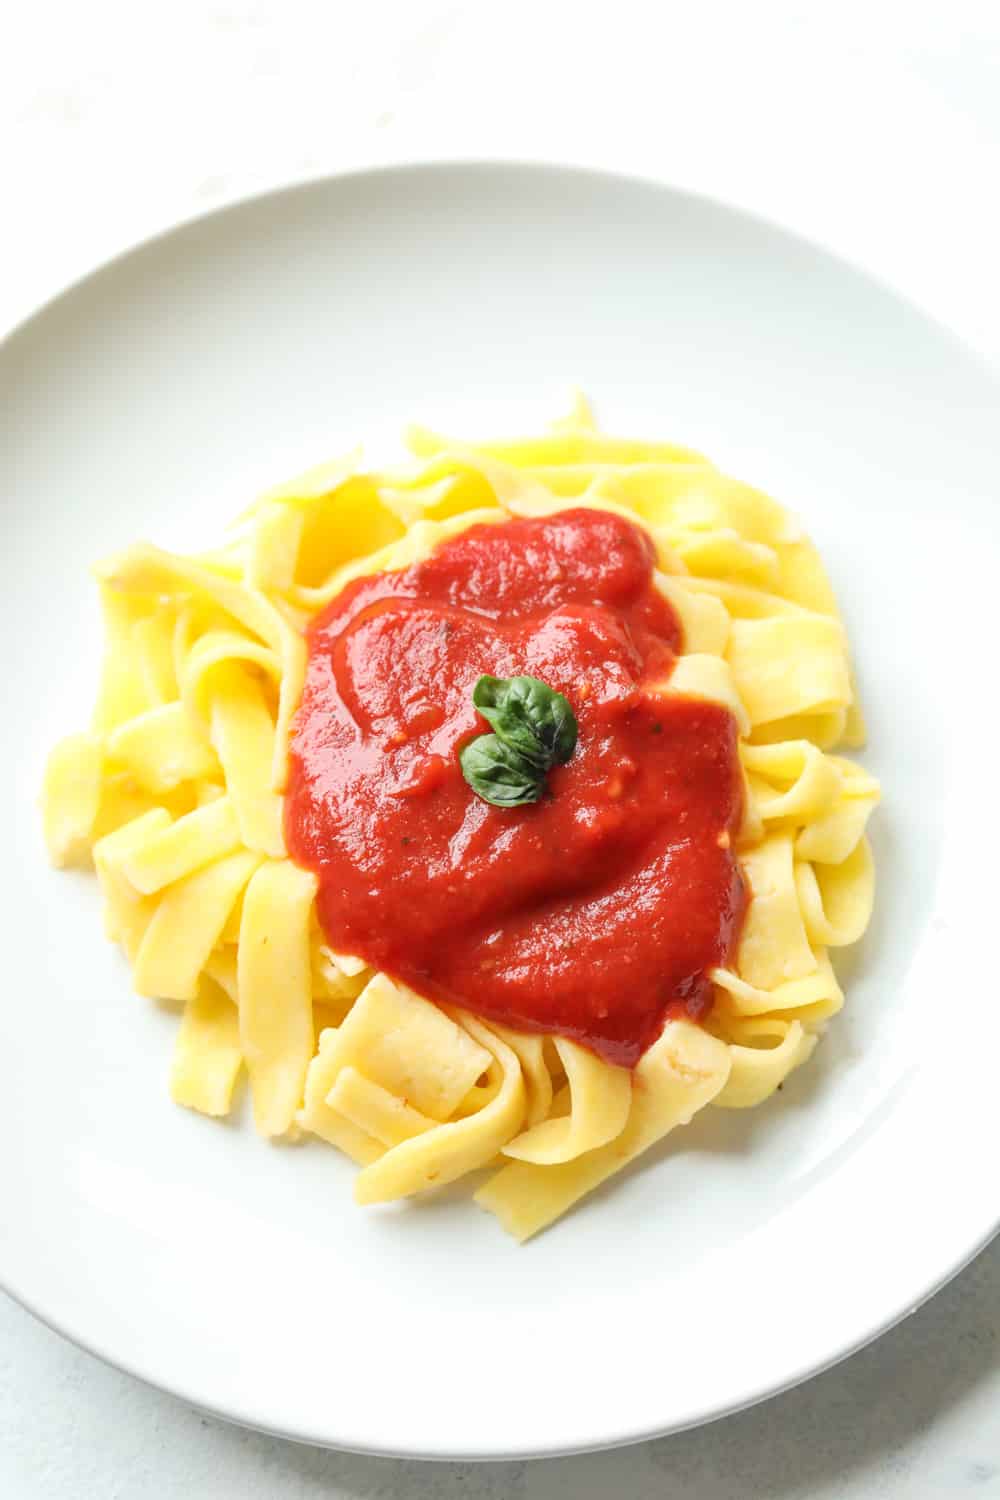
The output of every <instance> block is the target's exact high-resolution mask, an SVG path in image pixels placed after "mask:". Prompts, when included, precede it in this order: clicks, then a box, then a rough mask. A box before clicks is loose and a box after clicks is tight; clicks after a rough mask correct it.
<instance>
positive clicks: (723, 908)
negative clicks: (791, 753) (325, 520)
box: [285, 509, 746, 1066]
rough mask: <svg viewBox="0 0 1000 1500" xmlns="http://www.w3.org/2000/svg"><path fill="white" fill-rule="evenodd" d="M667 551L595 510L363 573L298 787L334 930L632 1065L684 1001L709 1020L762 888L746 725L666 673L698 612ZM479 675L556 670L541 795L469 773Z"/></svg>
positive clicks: (298, 763)
mask: <svg viewBox="0 0 1000 1500" xmlns="http://www.w3.org/2000/svg"><path fill="white" fill-rule="evenodd" d="M652 567H653V549H652V544H651V542H650V540H649V538H648V537H647V535H646V534H645V533H644V532H643V531H642V530H641V529H640V528H639V527H638V526H635V525H633V524H631V523H630V522H629V521H626V520H624V519H623V518H621V517H619V516H616V515H612V514H610V513H608V512H604V511H595V510H583V509H579V510H569V511H562V512H560V513H558V514H556V515H554V516H549V517H544V518H539V519H533V520H511V521H507V522H501V523H499V524H496V525H485V526H476V527H474V528H472V529H471V530H470V531H467V532H465V533H463V534H461V535H459V536H457V537H456V538H454V539H453V540H452V541H449V542H446V543H445V544H444V545H443V546H441V547H440V548H438V550H437V552H436V553H435V554H434V555H433V556H431V557H430V558H428V559H427V560H426V561H424V562H420V563H415V564H414V565H413V566H412V567H409V568H405V569H404V570H402V571H401V572H397V573H382V574H378V575H376V576H374V577H369V578H362V579H359V580H358V581H356V582H354V583H352V584H349V585H348V586H347V588H345V589H344V591H343V592H342V593H341V594H340V595H339V596H338V597H337V598H336V599H334V600H333V601H332V603H331V604H330V605H329V606H328V607H327V608H326V609H325V610H324V611H323V613H322V614H320V615H319V616H317V618H316V619H315V620H314V621H313V622H312V624H311V625H310V627H309V632H308V647H309V663H308V669H307V673H306V683H305V690H304V693H303V697H302V703H301V706H300V708H299V711H298V715H297V717H296V721H295V726H294V731H293V738H292V745H291V773H290V782H289V788H288V796H287V799H286V803H285V808H286V811H285V823H286V834H287V839H288V847H289V849H290V851H291V854H292V857H293V858H294V859H295V860H296V861H297V862H298V863H299V864H300V865H303V866H305V867H307V868H308V869H311V870H314V871H315V872H316V874H317V875H318V877H319V896H318V909H319V918H320V921H321V923H322V926H323V930H324V932H325V934H326V936H327V939H328V941H329V943H330V945H331V946H332V947H333V949H334V950H335V951H338V952H341V953H351V954H356V955H358V956H359V957H361V958H364V959H366V960H367V961H368V962H369V963H370V964H372V965H373V966H375V967H376V968H379V969H382V970H383V971H385V972H386V973H388V974H391V975H394V976H396V977H397V978H399V979H402V980H405V981H406V983H407V984H410V985H412V987H413V988H414V989H415V990H418V991H419V992H420V993H422V994H424V995H427V996H429V997H430V998H431V999H433V1000H437V1001H441V1002H446V1003H452V1004H457V1005H462V1006H464V1007H466V1008H467V1009H468V1010H471V1011H473V1012H475V1013H476V1014H478V1015H481V1016H484V1017H487V1018H489V1019H492V1020H496V1021H501V1022H506V1023H507V1024H508V1025H511V1026H514V1027H517V1028H520V1029H522V1030H528V1031H544V1032H554V1033H556V1034H557V1035H561V1036H565V1037H572V1038H574V1039H576V1040H577V1041H580V1042H582V1043H584V1044H585V1045H586V1046H588V1047H590V1048H592V1049H593V1050H594V1051H595V1052H597V1053H598V1054H599V1055H600V1056H602V1057H604V1058H606V1059H607V1060H608V1061H610V1062H614V1063H621V1064H624V1065H626V1066H632V1065H634V1064H635V1063H636V1062H637V1061H638V1059H639V1057H640V1056H641V1055H642V1053H643V1052H644V1051H645V1049H646V1048H647V1047H648V1046H649V1044H650V1043H651V1042H652V1041H654V1040H655V1039H656V1037H657V1036H658V1035H659V1033H660V1031H661V1030H662V1027H663V1023H664V1021H665V1019H666V1018H667V1017H668V1016H670V1015H677V1014H683V1015H687V1016H688V1017H690V1018H693V1019H695V1020H698V1019H702V1018H703V1017H704V1015H705V1014H706V1011H707V1009H708V1007H709V1006H710V1004H711V987H710V985H709V983H708V981H707V980H706V978H705V973H706V970H707V969H710V968H711V967H712V966H713V965H715V964H722V963H725V962H726V960H727V958H728V956H729V954H730V953H731V951H732V948H733V945H734V943H735V940H736V937H737V935H738V931H739V925H740V921H741V919H742V914H743V909H744V906H745V900H746V898H745V892H744V888H743V883H742V880H741V877H740V873H739V868H738V865H737V863H736V860H735V857H734V855H733V852H732V850H731V848H730V847H729V843H730V839H729V836H730V835H731V834H733V833H734V831H735V828H736V825H737V824H738V821H739V818H740V813H741V781H740V776H739V769H738V756H737V744H736V728H735V724H734V721H733V718H732V716H731V714H730V713H729V712H728V710H726V709H724V708H723V707H722V706H721V705H718V704H713V703H705V702H701V701H698V700H695V699H685V698H670V697H664V696H663V695H662V694H660V693H658V692H657V688H658V687H659V686H662V684H663V683H664V682H665V680H666V679H667V678H668V677H669V675H670V672H671V670H672V667H673V662H674V659H675V653H676V652H677V650H678V649H679V648H680V644H681V628H680V622H679V621H678V619H677V616H676V614H675V613H674V611H673V610H672V609H671V607H670V605H669V604H668V603H667V601H666V600H665V599H664V598H663V597H662V596H661V595H660V593H659V592H658V591H657V590H656V588H655V587H654V585H653V581H652ZM484 672H488V673H491V674H492V675H494V676H496V677H512V676H515V675H517V674H519V673H526V674H528V675H530V676H533V677H539V678H541V679H542V681H543V682H546V683H548V684H549V686H550V687H553V688H556V689H558V690H559V691H560V692H562V693H565V694H566V696H567V697H568V698H569V700H570V702H571V704H572V706H573V710H574V712H575V714H576V716H577V720H578V723H579V741H578V745H577V749H576V751H575V753H574V754H573V756H572V758H571V759H570V760H569V762H568V763H567V764H566V765H563V766H557V767H555V768H554V769H553V770H552V771H551V772H550V773H549V777H548V790H547V792H546V794H545V796H544V797H543V799H542V800H541V801H540V802H537V803H535V804H533V805H530V806H527V807H519V808H513V809H504V808H496V807H492V806H490V805H489V804H488V803H486V802H484V801H482V800H481V799H480V798H479V797H478V796H476V794H475V793H474V792H473V791H472V789H471V788H470V787H469V786H468V785H467V784H466V782H465V780H464V779H463V777H462V772H461V768H460V766H459V760H458V751H459V749H460V748H461V746H462V745H463V744H464V743H465V742H466V741H467V740H468V739H470V738H471V737H472V736H473V735H476V734H481V733H485V732H487V731H488V729H489V725H488V724H486V722H485V721H484V720H483V719H481V718H480V716H479V715H478V714H477V712H476V710H475V709H474V707H473V705H472V689H473V687H474V685H475V683H476V680H477V678H478V677H479V676H480V675H481V674H482V673H484Z"/></svg>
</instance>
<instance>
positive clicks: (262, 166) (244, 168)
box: [0, 0, 1000, 1500]
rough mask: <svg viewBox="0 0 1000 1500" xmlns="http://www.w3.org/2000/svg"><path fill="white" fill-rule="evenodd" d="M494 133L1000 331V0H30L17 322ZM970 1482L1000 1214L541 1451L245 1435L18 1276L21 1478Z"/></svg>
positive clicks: (692, 1492)
mask: <svg viewBox="0 0 1000 1500" xmlns="http://www.w3.org/2000/svg"><path fill="white" fill-rule="evenodd" d="M490 154H494V155H496V154H502V155H507V156H518V157H532V158H536V157H537V158H542V157H549V158H556V159H561V160H573V161H579V162H586V163H591V164H596V165H605V166H612V167H620V168H626V169H630V170H633V171H639V172H642V173H646V174H649V175H655V176H662V177H663V178H665V179H667V180H669V181H671V182H673V183H676V184H678V185H681V186H685V187H693V188H697V189H700V190H702V191H704V192H708V193H711V194H715V195H717V196H720V197H723V198H726V199H728V200H730V201H733V202H737V203H741V204H744V205H746V206H747V207H749V208H752V209H754V210H756V211H758V212H760V213H763V214H765V215H768V216H770V217H773V218H776V219H778V220H780V221H782V222H784V223H786V224H788V225H790V226H792V227H794V228H796V229H798V230H799V231H800V232H803V233H805V234H807V235H809V236H811V237H813V238H815V239H818V240H820V241H822V242H823V243H825V244H827V245H830V246H832V247H833V248H835V249H837V250H839V251H840V252H841V253H843V254H845V255H847V256H848V257H849V258H851V259H853V260H855V261H857V262H859V263H861V264H863V265H865V266H867V267H868V268H870V269H871V270H873V271H875V272H876V273H877V274H879V275H882V276H884V277H885V278H886V279H888V280H891V281H892V282H893V284H894V285H896V286H897V287H900V288H901V289H903V290H904V291H905V292H906V293H907V294H908V295H909V296H910V297H912V298H913V299H914V300H916V301H917V302H919V303H921V304H922V305H923V306H925V307H926V308H927V309H928V310H929V311H931V312H932V313H933V314H935V315H936V316H937V317H938V318H940V319H942V320H943V321H945V322H947V323H949V324H951V325H952V326H953V327H954V328H955V329H956V330H957V331H958V332H959V333H961V335H962V336H963V337H964V338H965V339H966V340H968V341H969V342H971V343H973V344H974V345H976V346H978V347H979V348H980V349H981V350H982V351H983V353H984V354H985V355H986V356H987V357H991V358H996V357H998V356H1000V296H998V295H997V290H996V287H997V267H998V266H1000V212H998V208H997V203H998V190H997V183H998V182H1000V4H998V3H997V0H948V3H947V4H942V3H941V0H898V3H896V0H838V3H837V4H836V5H819V4H817V3H816V0H755V3H752V4H751V3H747V0H696V3H692V0H685V3H683V4H674V3H667V0H661V3H655V0H649V3H638V0H614V3H595V4H588V3H586V0H576V3H569V0H566V3H564V0H505V3H504V4H503V5H492V4H489V5H487V4H481V3H474V4H462V5H460V4H449V3H440V0H352V3H351V4H349V5H348V4H341V3H339V0H325V3H324V0H229V3H224V0H88V3H86V4H82V3H80V0H32V3H31V4H22V5H20V6H18V7H17V14H16V16H15V15H14V14H13V7H10V8H8V10H7V12H6V15H5V25H4V42H3V45H2V46H0V169H2V170H0V181H2V183H3V188H4V193H5V203H4V209H5V212H4V215H3V218H4V222H5V229H4V233H3V236H2V239H0V268H2V276H0V328H4V327H6V326H8V325H10V324H13V323H14V322H16V321H17V320H18V319H19V318H20V317H22V316H23V315H24V314H25V313H26V312H28V311H29V310H30V309H31V308H32V307H33V306H34V305H36V304H37V303H39V302H40V301H42V300H43V299H44V298H45V297H47V296H48V295H49V294H50V293H51V292H53V291H54V290H56V289H57V288H59V287H60V286H62V285H64V284H65V283H66V282H67V281H68V280H70V279H71V278H73V277H75V276H76V275H78V274H80V273H81V272H82V271H84V270H86V269H87V268H88V267H90V266H91V265H94V264H96V263H97V262H98V261H99V260H101V259H102V258H103V257H104V256H106V255H108V254H110V253H112V252H114V251H115V250H117V249H120V248H122V247H123V246H125V245H127V244H129V243H132V242H134V241H135V240H137V239H139V238H141V237H142V236H143V235H145V234H147V233H149V232H151V231H152V230H154V229H156V228H158V227H161V226H163V225H165V224H167V223H169V222H170V221H171V220H173V219H175V218H178V217H181V216H184V215H187V214H190V213H194V212H198V211H200V210H202V209H205V208H208V207H211V206H212V205H213V204H215V203H218V202H221V201H223V200H224V199H227V198H229V197H232V196H235V195H238V194H240V193H243V192H246V191H249V190H252V189H253V188H255V187H258V186H266V185H268V184H269V183H274V182H277V181H280V180H282V179H284V178H288V177H290V176H299V175H305V174H313V173H318V172H321V171H323V170H325V169H335V168H338V167H345V166H352V165H359V164H365V163H369V162H376V161H388V160H399V159H408V158H422V157H431V156H435V155H451V156H456V155H462V156H467V157H468V156H477V155H490ZM992 1188H993V1173H992V1171H990V1170H989V1169H987V1170H986V1172H985V1173H984V1190H985V1191H990V1190H992ZM929 1211H932V1208H929ZM868 1232H870V1230H869V1231H868ZM0 1233H2V1228H0ZM965 1494H968V1495H969V1496H979V1497H983V1500H986V1497H989V1496H997V1497H1000V1242H997V1243H995V1244H994V1245H993V1247H991V1248H990V1249H988V1250H987V1251H985V1252H984V1253H983V1254H982V1255H981V1256H980V1257H979V1258H978V1260H977V1261H976V1262H975V1263H974V1264H973V1265H972V1266H970V1267H969V1268H968V1269H967V1270H966V1271H965V1272H964V1273H963V1274H962V1275H961V1276H960V1277H959V1278H958V1279H957V1280H956V1281H955V1282H953V1283H952V1284H951V1285H950V1286H949V1287H948V1288H946V1290H945V1291H943V1292H942V1293H940V1294H939V1296H938V1297H936V1298H935V1299H934V1300H933V1301H932V1302H931V1303H930V1304H929V1305H928V1306H926V1307H924V1308H923V1309H921V1310H920V1311H919V1312H918V1313H916V1314H915V1315H914V1316H913V1317H911V1318H910V1319H909V1320H908V1321H907V1322H906V1323H905V1324H903V1325H901V1326H900V1327H899V1328H897V1329H895V1330H894V1331H893V1332H891V1333H890V1334H888V1335H886V1337H885V1338H883V1339H881V1340H880V1341H879V1342H878V1343H877V1344H876V1345H874V1346H872V1347H870V1348H869V1349H867V1350H864V1351H863V1352H862V1353H860V1354H858V1355H856V1356H855V1357H854V1358H853V1359H851V1360H849V1361H847V1362H846V1363H845V1364H842V1365H840V1366H839V1367H837V1368H836V1369H834V1370H832V1371H829V1372H827V1373H826V1374H824V1375H821V1376H819V1377H818V1378H816V1379H815V1380H813V1381H811V1382H809V1383H808V1384H807V1385H805V1386H803V1387H800V1388H799V1389H798V1390H795V1391H792V1392H790V1393H788V1394H786V1395H784V1396H781V1397H778V1398H776V1399H775V1400H772V1401H770V1402H768V1403H765V1404H764V1405H763V1406H760V1407H757V1408H755V1409H754V1410H752V1411H749V1412H745V1413H742V1414H739V1415H737V1416H734V1417H731V1418H728V1419H726V1420H724V1421H722V1422H718V1423H715V1424H714V1425H712V1426H711V1427H708V1428H702V1429H701V1430H699V1431H696V1432H691V1433H684V1434H681V1435H679V1436H676V1437H673V1438H668V1439H664V1440H662V1441H660V1442H656V1443H648V1444H645V1445H643V1446H641V1447H638V1448H633V1449H629V1450H626V1451H623V1452H617V1453H610V1454H603V1455H590V1456H588V1457H583V1458H570V1459H557V1460H546V1461H541V1462H537V1463H532V1464H510V1465H506V1464H487V1465H482V1466H469V1465H457V1464H456V1465H436V1464H435V1465H421V1464H413V1463H402V1462H399V1463H397V1462H393V1461H390V1460H386V1459H366V1458H359V1457H354V1456H350V1455H343V1454H335V1453H324V1452H319V1451H314V1450H311V1449H305V1448H301V1447H296V1446H294V1445H292V1444H289V1443H285V1442H281V1441H279V1440H276V1439H272V1438H266V1437H262V1436H259V1435H257V1434H254V1433H249V1432H244V1431H241V1430H239V1429H237V1428H234V1427H229V1426H227V1425H225V1424H223V1423H220V1422H218V1421H216V1420H214V1419H211V1418H206V1417H203V1416H201V1415H200V1414H199V1413H197V1412H195V1411H192V1410H190V1409H189V1408H187V1407H186V1406H184V1405H183V1404H182V1403H180V1402H177V1401H175V1400H173V1399H172V1398H170V1397H167V1396H163V1395H161V1394H159V1393H158V1392H156V1391H153V1390H150V1389H148V1388H147V1387H145V1386H143V1385H140V1384H138V1383H137V1382H136V1381H134V1380H132V1379H131V1378H129V1377H127V1376H125V1375H121V1374H119V1373H118V1372H117V1371H114V1370H110V1369H108V1368H107V1367H105V1366H104V1365H102V1364H100V1363H99V1362H98V1361H96V1360H95V1359H93V1358H91V1357H90V1356H89V1355H87V1354H84V1353H81V1352H80V1351H79V1350H77V1349H75V1348H73V1347H72V1346H70V1345H69V1344H67V1343H65V1342H64V1341H63V1340H61V1339H59V1338H58V1337H56V1336H55V1335H54V1334H52V1333H50V1332H49V1331H48V1330H47V1329H45V1328H43V1327H42V1326H41V1325H40V1324H38V1323H36V1322H35V1321H34V1320H33V1319H31V1318H30V1317H29V1316H28V1315H27V1314H26V1313H24V1312H23V1311H22V1310H21V1309H20V1308H19V1307H17V1306H15V1305H14V1304H13V1303H11V1302H9V1301H7V1300H6V1299H4V1298H2V1297H0V1495H2V1496H4V1497H8V1496H9V1497H11V1500H70V1497H72V1500H91V1497H94V1500H133V1497H136V1500H139V1497H142V1500H145V1497H150V1500H161V1497H172V1496H174V1495H178V1496H180V1495H183V1496H185V1497H187V1496H194V1497H201V1496H207V1497H211V1500H229V1497H230V1496H232V1497H237V1496H239V1497H241V1500H242V1497H246V1500H286V1497H287V1500H300V1497H303V1500H304V1497H312V1496H324V1497H333V1500H337V1497H358V1500H360V1497H403V1496H406V1497H411V1496H412V1497H414V1500H423V1497H427V1500H430V1497H434V1500H439V1497H440V1500H448V1497H451V1496H456V1497H458V1496H461V1497H463V1500H488V1497H498V1500H500V1497H502V1500H507V1497H511V1500H513V1497H521V1496H524V1497H527V1500H563V1497H565V1500H570V1497H573V1500H599V1497H600V1500H604V1497H606V1496H611V1495H617V1496H621V1497H623V1500H647V1497H649V1500H652V1497H654V1496H655V1497H668V1496H669V1497H673V1496H684V1497H690V1500H764V1497H767V1500H771V1497H774V1500H833V1497H845V1500H862V1497H869V1496H873V1495H878V1496H880V1497H881V1496H884V1497H887V1500H931V1497H934V1500H938V1497H950V1496H952V1495H965Z"/></svg>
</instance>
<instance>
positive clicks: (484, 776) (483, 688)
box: [459, 676, 577, 807]
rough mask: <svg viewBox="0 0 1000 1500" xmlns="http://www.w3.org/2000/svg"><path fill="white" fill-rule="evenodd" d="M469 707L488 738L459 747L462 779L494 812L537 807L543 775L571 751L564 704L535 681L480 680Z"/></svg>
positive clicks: (571, 725) (572, 726)
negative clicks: (483, 723) (486, 728)
mask: <svg viewBox="0 0 1000 1500" xmlns="http://www.w3.org/2000/svg"><path fill="white" fill-rule="evenodd" d="M472 701H473V703H474V704H475V706H476V708H477V709H478V710H479V712H480V713H481V714H482V716H483V718H484V719H485V720H486V721H487V723H488V724H489V725H490V726H491V727H492V729H493V733H492V734H481V735H479V736H478V737H477V738H476V739H474V740H470V741H469V742H468V744H467V745H465V746H464V748H463V749H462V751H461V752H460V754H459V760H460V762H461V766H462V775H463V776H464V777H465V779H466V781H467V782H468V783H469V785H470V786H471V788H472V790H473V791H474V792H475V793H476V795H477V796H479V797H482V798H483V800H484V802H489V803H491V804H492V805H493V806H494V807H523V806H524V805H525V804H527V803H530V802H537V801H538V799H539V797H541V795H542V792H543V791H544V789H545V777H546V775H547V774H548V772H549V771H550V770H551V769H552V767H553V766H554V765H562V764H563V763H564V762H565V761H567V760H569V758H570V756H571V755H572V754H573V751H574V750H575V749H576V739H577V725H576V718H575V716H574V714H573V710H572V708H571V707H570V705H569V701H568V699H566V698H564V697H563V695H562V693H557V692H556V691H555V689H554V688H550V687H549V686H548V685H547V684H546V683H544V682H540V681H539V680H538V678H537V677H487V676H484V677H480V679H479V681H478V682H477V683H476V686H475V688H474V689H473V693H472Z"/></svg>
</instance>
